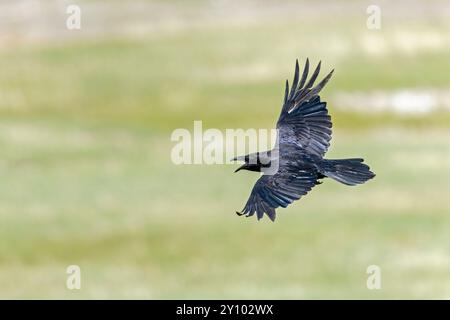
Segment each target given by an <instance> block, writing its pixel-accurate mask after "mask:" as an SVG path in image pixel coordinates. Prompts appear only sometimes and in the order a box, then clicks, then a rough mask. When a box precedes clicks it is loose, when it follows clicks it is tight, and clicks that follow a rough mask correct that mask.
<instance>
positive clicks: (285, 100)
mask: <svg viewBox="0 0 450 320" xmlns="http://www.w3.org/2000/svg"><path fill="white" fill-rule="evenodd" d="M288 92H289V81H288V80H287V79H286V88H285V89H284V105H286V104H287V101H288Z"/></svg>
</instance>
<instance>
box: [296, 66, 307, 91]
mask: <svg viewBox="0 0 450 320" xmlns="http://www.w3.org/2000/svg"><path fill="white" fill-rule="evenodd" d="M308 72H309V59H308V58H306V62H305V67H304V68H303V74H302V78H301V79H300V83H299V85H298V89H299V90H300V89H301V88H303V85H304V84H305V82H306V78H307V77H308Z"/></svg>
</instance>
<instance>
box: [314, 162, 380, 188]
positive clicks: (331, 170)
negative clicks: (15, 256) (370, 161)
mask: <svg viewBox="0 0 450 320" xmlns="http://www.w3.org/2000/svg"><path fill="white" fill-rule="evenodd" d="M363 161H364V159H359V158H353V159H339V160H327V159H324V161H323V163H322V168H321V173H322V174H323V175H325V176H327V177H330V178H332V179H334V180H336V181H339V182H341V183H343V184H346V185H349V186H354V185H357V184H361V183H364V182H366V181H367V180H370V179H372V178H373V177H375V174H374V173H373V172H372V171H370V168H369V166H368V165H366V164H365V163H363Z"/></svg>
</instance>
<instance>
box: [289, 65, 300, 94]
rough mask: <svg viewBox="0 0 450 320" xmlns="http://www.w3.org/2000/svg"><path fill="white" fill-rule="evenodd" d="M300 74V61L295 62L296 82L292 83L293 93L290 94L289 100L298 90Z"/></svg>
mask: <svg viewBox="0 0 450 320" xmlns="http://www.w3.org/2000/svg"><path fill="white" fill-rule="evenodd" d="M299 72H300V68H299V66H298V59H297V60H296V61H295V73H294V80H293V82H292V88H291V92H290V93H289V98H292V97H293V95H294V93H295V91H296V90H297V85H298V74H299Z"/></svg>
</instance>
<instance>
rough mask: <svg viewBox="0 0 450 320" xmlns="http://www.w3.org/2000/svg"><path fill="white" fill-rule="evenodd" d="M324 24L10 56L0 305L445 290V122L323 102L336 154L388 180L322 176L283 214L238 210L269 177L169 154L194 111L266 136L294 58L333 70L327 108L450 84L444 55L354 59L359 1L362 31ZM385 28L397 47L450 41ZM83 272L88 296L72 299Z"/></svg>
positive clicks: (448, 219) (38, 49)
mask: <svg viewBox="0 0 450 320" xmlns="http://www.w3.org/2000/svg"><path fill="white" fill-rule="evenodd" d="M196 3H197V2H196ZM173 5H174V6H176V7H177V8H179V10H183V7H182V6H183V5H182V4H177V2H175V4H173ZM318 21H319V17H312V18H310V19H306V20H301V19H299V20H294V21H292V20H289V19H288V20H283V19H276V20H274V21H272V22H271V21H270V20H269V21H259V20H258V21H257V22H255V23H251V24H244V25H226V24H225V25H217V26H216V25H215V26H212V27H207V28H199V27H196V26H193V27H190V28H186V29H183V30H177V31H176V32H160V33H157V34H151V35H148V36H145V37H140V38H132V39H130V38H126V37H107V38H99V39H82V40H79V39H78V40H76V41H67V42H61V43H58V42H56V43H55V42H49V43H40V44H29V45H18V46H14V47H12V48H3V49H1V50H0V70H1V71H0V150H2V151H1V157H0V177H1V181H2V182H1V183H0V298H27V299H28V298H32V299H34V298H67V299H80V298H138V299H140V298H151V299H158V298H190V299H197V298H199V299H200V298H208V299H209V298H238V299H241V298H247V299H257V298H264V299H282V298H286V299H302V298H363V299H369V298H375V299H379V298H389V299H395V298H450V255H449V252H450V233H449V229H450V201H449V198H448V193H449V190H450V139H449V138H450V126H449V125H448V124H449V121H450V114H449V113H448V112H444V111H438V112H432V113H430V114H426V115H424V116H404V115H394V114H392V113H367V114H365V113H351V112H349V111H343V110H344V109H342V108H337V107H335V106H333V104H332V102H330V104H329V108H330V112H331V113H332V115H333V117H334V120H335V121H334V127H335V130H334V136H333V140H332V143H333V144H332V147H331V149H330V151H329V154H328V155H327V156H328V157H329V158H339V157H356V156H361V157H364V158H365V159H366V162H367V163H368V164H369V165H370V166H371V168H372V169H373V170H374V172H375V173H376V174H377V177H376V178H375V179H374V180H372V181H370V182H368V183H367V184H365V185H363V186H359V187H347V186H344V185H341V184H338V183H337V182H334V181H325V183H324V184H322V185H320V186H317V187H316V188H314V189H313V190H312V192H311V193H310V194H308V196H307V197H305V198H304V199H302V200H301V201H299V202H296V203H295V204H293V205H291V206H290V207H289V208H287V209H284V210H278V216H277V220H276V222H275V223H272V222H270V220H269V219H263V220H261V221H259V222H258V221H256V219H253V218H251V219H246V218H244V217H238V216H237V215H235V213H234V212H235V211H236V210H240V209H242V207H243V205H244V204H245V201H246V200H247V197H248V195H249V193H250V190H251V187H252V185H253V183H254V181H255V180H256V179H257V175H256V174H254V173H250V172H239V173H238V174H233V171H234V169H235V166H233V165H215V166H206V165H181V166H175V165H174V164H172V162H171V161H170V150H171V148H172V146H173V143H172V142H171V141H170V134H171V132H172V130H174V129H176V128H188V129H191V128H192V126H193V121H194V120H203V125H204V128H207V127H217V128H220V129H224V128H250V127H252V128H271V127H272V126H273V125H274V123H275V121H276V117H277V115H278V113H279V110H280V109H279V108H280V103H281V100H282V92H283V89H284V88H283V83H284V80H285V78H286V77H289V79H291V77H292V72H293V66H294V62H295V58H300V59H301V60H304V59H305V58H306V57H307V56H309V57H310V59H311V61H312V62H314V63H316V62H318V60H319V59H322V61H323V70H324V73H325V72H326V71H328V70H330V69H331V68H335V69H336V71H335V75H334V78H333V79H332V80H331V82H330V84H329V85H328V86H327V87H326V89H324V91H323V95H322V97H323V99H325V100H328V97H332V96H333V94H334V93H337V92H342V91H361V92H364V91H367V90H370V89H372V88H373V89H379V90H394V89H398V88H420V87H427V88H429V87H431V88H446V86H447V87H448V84H449V83H450V74H449V72H448V70H449V69H450V59H449V48H448V46H446V45H443V46H442V47H439V48H437V49H436V48H435V49H433V50H418V51H417V52H413V53H412V54H411V53H409V54H406V53H405V52H403V51H401V50H400V49H399V50H394V49H393V50H392V51H389V52H388V53H386V54H384V55H381V56H375V57H374V56H372V55H370V54H368V53H367V52H365V51H364V50H363V49H361V48H359V47H358V46H356V45H355V49H354V50H350V52H347V53H345V54H342V53H341V51H342V50H344V49H342V48H341V47H340V46H339V45H337V44H339V43H340V41H341V40H342V41H344V40H345V41H347V43H350V44H353V43H358V41H359V40H358V39H361V37H364V36H365V35H366V34H367V32H368V31H367V29H366V28H365V13H364V10H363V16H362V18H361V21H359V18H358V17H353V16H352V18H351V19H344V18H342V17H341V18H339V19H335V20H332V19H330V20H326V21H324V22H323V23H322V24H321V25H320V27H318V26H317V23H316V22H318ZM411 25H412V26H411ZM385 26H386V27H383V29H382V30H381V31H379V35H380V36H381V37H385V38H389V37H391V31H392V29H395V30H399V29H401V30H410V31H411V30H412V31H411V32H413V33H414V32H417V33H420V32H422V30H426V31H427V32H437V33H438V34H440V33H444V34H445V32H446V33H447V34H448V32H449V30H450V25H449V24H448V22H447V23H446V22H441V23H440V24H437V23H436V24H433V23H432V22H429V21H428V20H426V21H421V22H420V21H419V23H415V24H413V23H412V22H408V21H406V22H405V21H400V22H395V21H393V20H387V22H386V24H385ZM329 30H333V32H332V33H330V31H329ZM330 39H331V40H330ZM345 41H344V42H345ZM330 47H331V49H329V48H330ZM333 48H334V49H333ZM336 48H337V49H336ZM328 49H329V50H328ZM340 50H341V51H340ZM344 51H345V50H344ZM339 107H345V106H339ZM72 264H76V265H79V266H80V267H81V272H82V288H81V290H73V291H70V290H68V289H67V288H66V277H67V275H66V268H67V266H68V265H72ZM369 265H378V266H380V267H381V270H382V289H381V290H368V289H367V288H366V279H367V274H366V268H367V267H368V266H369Z"/></svg>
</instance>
